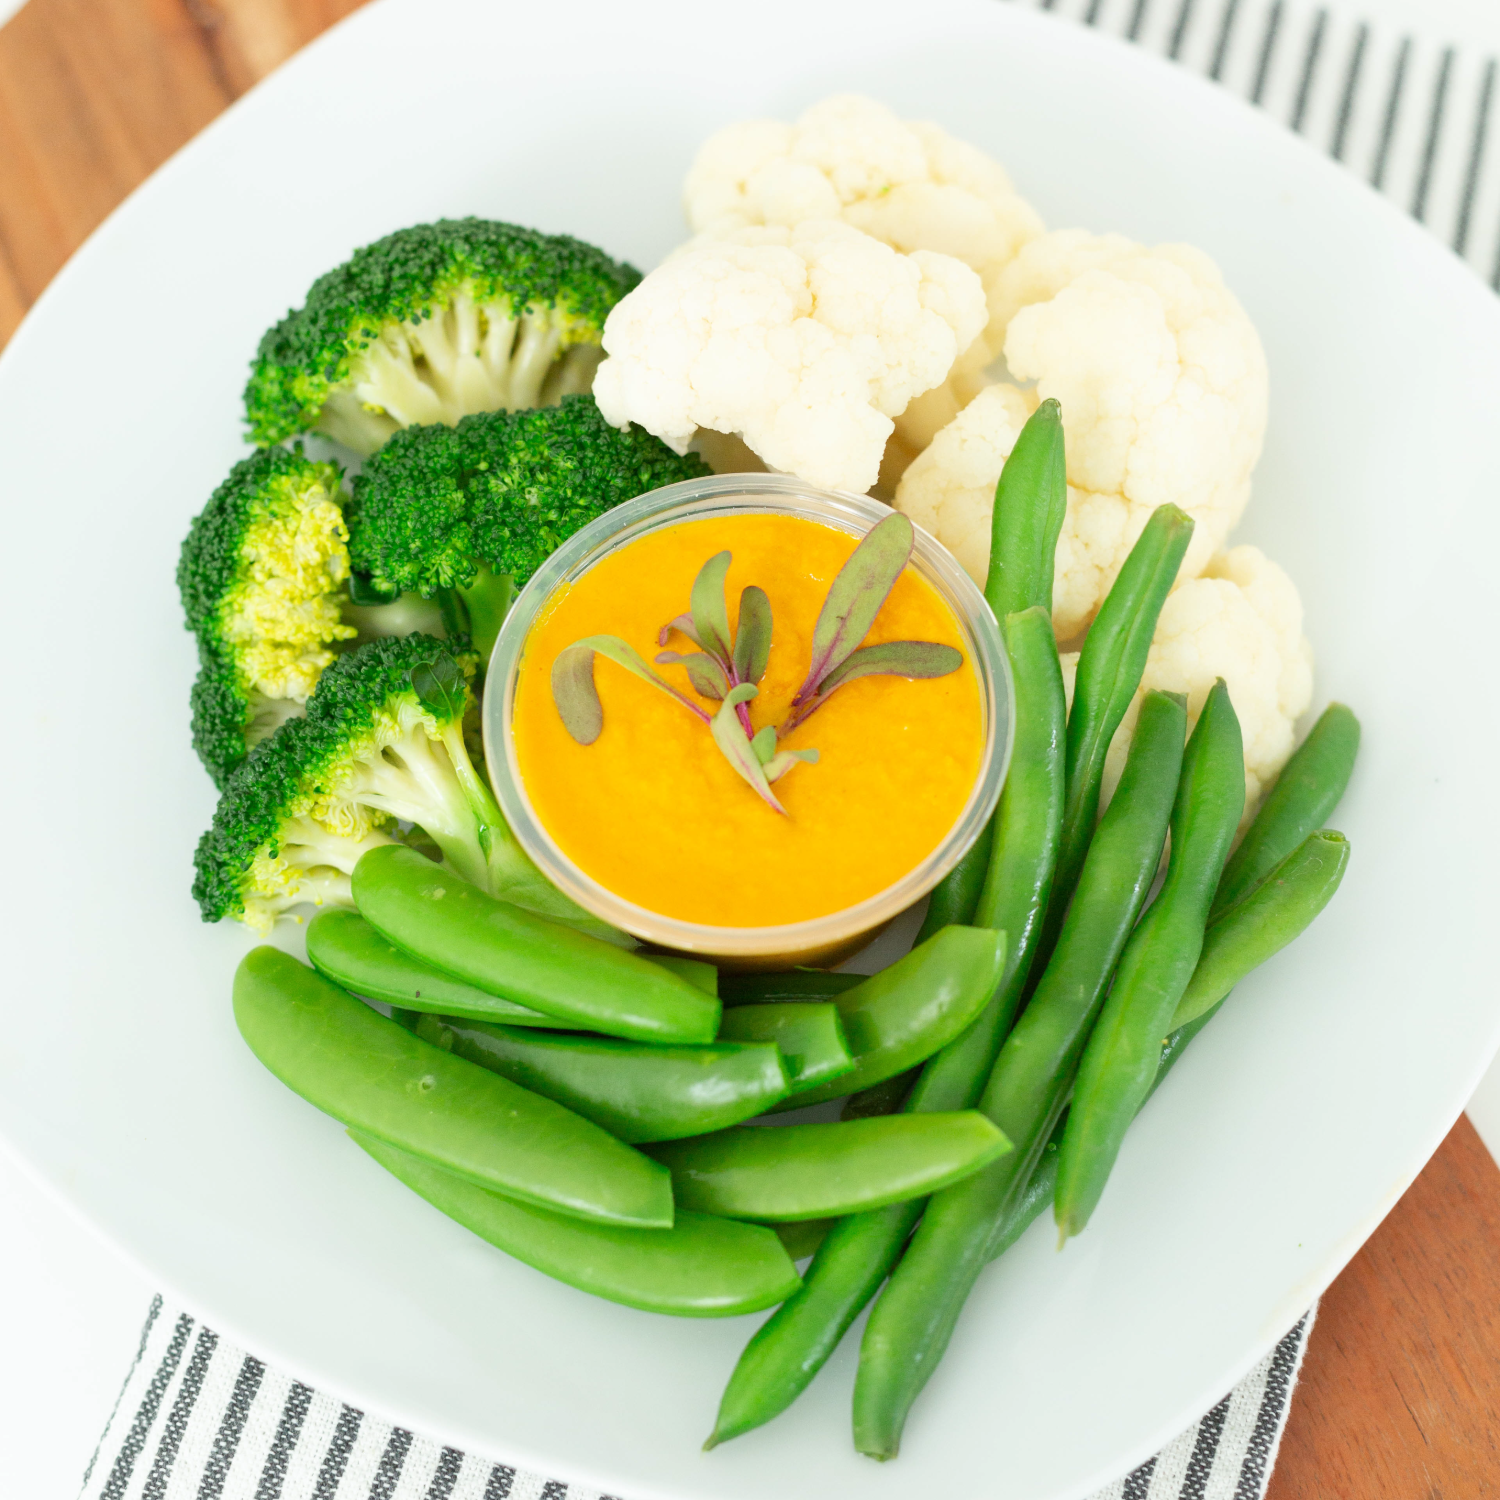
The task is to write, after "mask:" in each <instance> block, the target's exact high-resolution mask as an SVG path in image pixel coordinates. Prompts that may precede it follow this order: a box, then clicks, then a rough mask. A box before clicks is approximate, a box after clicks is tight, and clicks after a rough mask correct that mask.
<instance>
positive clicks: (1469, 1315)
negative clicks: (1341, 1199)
mask: <svg viewBox="0 0 1500 1500" xmlns="http://www.w3.org/2000/svg"><path fill="white" fill-rule="evenodd" d="M359 3H360V0H29V3H28V4H27V5H26V6H25V7H24V8H23V9H22V10H21V11H20V12H19V14H18V15H16V16H15V18H14V19H12V20H11V21H10V23H9V24H8V25H6V26H5V27H4V28H0V345H3V344H4V343H5V342H6V341H7V340H8V339H9V337H10V335H11V334H12V333H13V332H14V331H15V327H16V325H17V324H18V323H19V322H20V320H21V317H22V315H23V314H24V312H25V310H26V309H27V308H28V307H29V306H30V305H31V303H32V302H33V301H35V300H36V298H37V296H38V295H39V294H40V293H41V291H42V289H43V287H45V286H46V285H47V283H48V282H49V281H50V280H51V279H52V277H53V276H54V275H55V274H56V273H57V271H58V268H59V267H60V266H61V265H62V264H63V262H64V261H65V260H66V259H67V258H68V256H69V255H71V254H72V253H73V251H74V250H76V249H77V248H78V246H79V245H80V244H82V243H83V241H84V240H85V239H86V238H87V236H88V234H89V233H90V231H91V230H93V229H94V227H95V226H96V225H97V224H98V223H99V222H100V220H101V219H103V218H104V217H105V215H106V214H108V213H109V211H110V210H111V209H112V208H114V207H115V205H116V204H117V203H119V202H120V200H121V199H122V198H124V197H125V195H126V194H127V193H129V192H130V190H131V189H132V188H134V187H135V186H136V185H137V184H138V183H139V182H141V181H142V180H143V179H144V178H145V177H147V176H148V175H149V174H150V173H151V172H152V171H153V170H154V169H155V168H156V167H157V166H159V165H160V164H161V163H162V162H163V161H165V160H166V159H167V157H169V156H170V155H171V154H172V153H173V152H174V151H175V150H177V148H178V147H179V146H181V145H183V144H185V143H186V142H187V141H188V140H189V139H191V137H192V136H193V135H194V134H195V133H196V132H197V131H199V130H200V129H202V127H203V126H204V125H206V124H207V123H208V122H209V121H210V120H212V119H213V118H214V116H215V115H217V114H218V113H219V112H220V111H221V110H222V109H223V108H224V107H225V106H226V105H227V104H229V103H230V102H231V101H232V100H234V99H236V98H238V97H239V95H240V94H242V93H243V92H244V91H245V90H246V89H247V88H249V87H250V86H251V84H253V83H255V82H256V81H257V80H259V79H261V78H264V77H265V76H266V74H267V73H269V72H270V71H271V70H272V69H273V68H275V67H276V66H278V65H279V64H280V63H282V62H284V61H285V60H286V59H287V58H288V57H290V56H291V55H292V53H293V52H295V51H296V50H297V49H298V48H299V47H301V46H302V45H304V44H305V43H306V42H308V41H310V40H311V39H312V38H313V37H315V36H317V35H318V34H319V33H320V32H321V31H323V30H324V29H325V28H326V27H328V26H329V25H331V24H332V23H333V22H334V21H336V20H338V19H340V18H341V17H342V16H344V15H346V14H348V13H349V12H350V11H352V10H355V9H357V7H358V5H359ZM1497 1414H1500V1170H1497V1169H1496V1167H1495V1164H1494V1162H1492V1161H1491V1159H1490V1157H1489V1155H1488V1153H1486V1151H1485V1149H1484V1147H1483V1145H1481V1143H1480V1142H1479V1139H1478V1137H1477V1136H1476V1135H1475V1133H1474V1130H1473V1127H1472V1126H1471V1125H1470V1124H1469V1123H1468V1121H1467V1120H1460V1121H1459V1123H1458V1125H1457V1126H1456V1127H1455V1128H1454V1130H1453V1133H1452V1134H1451V1135H1450V1136H1449V1137H1448V1139H1447V1140H1446V1141H1445V1142H1444V1144H1443V1146H1442V1148H1441V1149H1440V1150H1439V1152H1438V1153H1437V1155H1436V1156H1435V1157H1434V1158H1433V1160H1432V1162H1431V1164H1430V1165H1429V1166H1428V1168H1427V1170H1426V1171H1425V1172H1424V1173H1423V1174H1422V1176H1421V1177H1420V1178H1418V1180H1417V1182H1416V1183H1415V1184H1414V1185H1413V1187H1412V1188H1411V1190H1410V1191H1409V1192H1408V1193H1407V1194H1406V1196H1405V1197H1404V1198H1403V1199H1402V1200H1401V1202H1400V1203H1399V1204H1398V1205H1397V1207H1396V1208H1395V1210H1394V1211H1393V1212H1392V1213H1391V1215H1390V1217H1389V1218H1388V1219H1387V1220H1386V1222H1385V1223H1384V1224H1383V1225H1382V1226H1381V1227H1380V1229H1379V1230H1377V1231H1376V1233H1375V1235H1374V1237H1373V1238H1372V1239H1371V1240H1370V1242H1369V1244H1368V1245H1366V1246H1365V1248H1364V1249H1363V1250H1362V1251H1361V1252H1360V1253H1359V1255H1358V1256H1356V1257H1355V1259H1354V1260H1353V1262H1351V1264H1350V1266H1349V1268H1348V1269H1347V1270H1346V1271H1345V1272H1344V1274H1343V1276H1341V1277H1340V1278H1339V1280H1338V1281H1337V1282H1336V1283H1335V1284H1334V1285H1333V1287H1332V1288H1331V1289H1330V1290H1329V1292H1328V1294H1327V1296H1326V1297H1325V1298H1324V1299H1323V1304H1322V1308H1321V1311H1320V1312H1319V1315H1318V1321H1317V1324H1316V1327H1315V1329H1314V1332H1313V1336H1312V1341H1311V1344H1310V1347H1309V1350H1308V1355H1307V1363H1306V1365H1305V1366H1304V1371H1303V1376H1302V1382H1301V1384H1300V1385H1299V1386H1298V1388H1297V1394H1296V1397H1295V1400H1294V1402H1293V1406H1292V1415H1291V1421H1290V1423H1289V1425H1288V1428H1287V1434H1286V1438H1285V1440H1284V1442H1283V1445H1282V1450H1281V1456H1280V1461H1279V1462H1278V1464H1277V1467H1276V1471H1275V1475H1274V1476H1273V1479H1272V1482H1271V1488H1270V1492H1269V1496H1268V1500H1484V1497H1489V1496H1496V1497H1500V1415H1497Z"/></svg>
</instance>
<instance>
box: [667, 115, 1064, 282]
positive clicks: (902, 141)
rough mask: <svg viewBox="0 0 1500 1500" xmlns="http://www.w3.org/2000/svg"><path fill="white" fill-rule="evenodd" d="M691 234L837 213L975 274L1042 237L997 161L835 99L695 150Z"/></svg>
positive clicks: (689, 198)
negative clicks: (788, 121)
mask: <svg viewBox="0 0 1500 1500" xmlns="http://www.w3.org/2000/svg"><path fill="white" fill-rule="evenodd" d="M683 208H684V211H685V212H686V214H687V219H688V223H689V224H690V225H691V226H692V228H693V230H694V232H695V233H698V234H715V235H720V234H726V233H730V232H732V231H734V230H736V229H743V228H746V227H748V226H750V225H754V224H781V225H788V226H789V225H793V224H800V223H801V222H802V221H803V220H805V219H834V218H841V219H843V220H844V221H845V223H848V224H853V225H854V227H855V228H856V229H862V230H864V232H865V233H866V234H869V235H873V236H874V237H875V238H876V239H878V240H881V241H883V242H884V243H885V244H887V245H890V246H891V247H892V248H893V249H895V250H899V251H901V252H902V253H903V254H907V255H909V254H910V253H911V252H912V251H913V250H936V251H938V252H940V253H941V254H943V255H952V256H954V257H956V258H957V259H958V260H961V261H963V262H964V264H965V265H967V266H970V267H972V268H973V269H974V270H975V271H978V272H979V273H980V275H981V276H989V275H991V274H994V273H998V271H999V270H1000V268H1001V267H1003V266H1004V265H1005V264H1006V263H1008V262H1009V261H1010V260H1011V259H1012V258H1013V257H1014V256H1015V254H1016V252H1017V251H1018V250H1019V249H1020V248H1021V246H1022V245H1024V244H1025V243H1026V242H1027V241H1028V240H1031V239H1035V238H1036V236H1037V235H1039V234H1040V233H1041V232H1042V221H1041V219H1040V218H1038V216H1037V214H1036V211H1035V210H1034V209H1033V208H1032V207H1031V206H1030V205H1029V204H1028V203H1026V202H1025V201H1024V200H1023V199H1022V198H1021V197H1020V196H1019V195H1018V194H1017V193H1016V190H1015V189H1014V188H1013V187H1012V186H1011V182H1010V178H1009V177H1007V176H1006V175H1005V171H1004V169H1003V168H1002V167H1001V166H1000V164H999V163H998V162H995V161H992V160H991V159H990V158H989V157H988V156H986V155H985V153H984V152H983V151H981V150H979V148H978V147H977V146H970V145H968V144H967V143H965V142H963V141H958V140H955V139H954V138H953V137H952V136H950V135H949V134H948V133H947V132H946V131H945V130H941V129H940V128H939V127H938V126H936V125H928V124H922V123H915V122H913V123H908V122H906V121H903V120H900V119H898V118H897V117H896V116H895V114H893V113H892V112H891V111H890V110H889V109H887V108H886V106H885V105H883V104H877V103H876V102H875V100H873V99H866V98H863V97H862V96H860V95H858V94H836V95H835V96H834V97H833V98H831V99H824V100H823V101H822V102H821V103H819V104H815V105H813V106H812V108H811V109H809V110H807V111H806V112H805V113H804V114H803V115H802V117H801V118H800V119H799V120H798V121H797V123H796V124H795V125H783V124H781V123H780V122H779V121H775V120H746V121H744V122H743V123H742V124H739V125H731V126H729V127H728V128H727V129H724V130H721V131H719V132H718V133H717V134H716V135H711V136H710V137H709V138H708V140H706V141H705V142H704V143H703V146H702V148H701V149H700V150H699V152H698V155H697V158H696V159H695V160H694V162H693V165H692V167H691V169H690V170H689V172H688V175H687V181H686V183H684V185H683Z"/></svg>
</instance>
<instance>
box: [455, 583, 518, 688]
mask: <svg viewBox="0 0 1500 1500" xmlns="http://www.w3.org/2000/svg"><path fill="white" fill-rule="evenodd" d="M454 592H455V593H456V594H457V595H458V596H459V598H460V599H462V600H463V603H464V609H465V611H466V612H467V614H468V617H469V638H470V639H471V640H472V641H473V642H474V649H475V650H476V651H477V652H478V653H479V658H480V661H481V662H483V663H485V664H486V665H487V664H488V663H489V659H490V653H491V652H492V651H493V650H494V649H495V638H496V636H498V635H499V634H500V627H501V626H502V625H503V624H504V623H505V617H506V615H507V614H509V613H510V607H511V605H512V604H513V603H514V602H515V597H516V585H515V583H514V581H513V580H512V578H511V576H510V574H509V573H492V572H491V571H490V570H489V569H488V568H487V567H485V566H483V565H482V564H481V566H480V569H479V573H478V576H477V577H476V578H475V579H474V582H473V583H470V584H462V585H460V586H459V587H458V588H457V589H455V590H454Z"/></svg>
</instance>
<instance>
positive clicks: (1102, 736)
mask: <svg viewBox="0 0 1500 1500" xmlns="http://www.w3.org/2000/svg"><path fill="white" fill-rule="evenodd" d="M1192 536H1193V519H1192V517H1191V516H1189V515H1187V514H1185V513H1184V512H1183V511H1180V510H1179V509H1178V508H1177V507H1176V506H1175V505H1160V506H1158V507H1157V508H1156V510H1154V511H1153V512H1152V514H1151V519H1150V520H1149V521H1147V522H1146V528H1145V530H1144V531H1142V532H1141V535H1140V538H1139V540H1138V541H1137V542H1136V544H1135V546H1134V547H1132V548H1131V549H1130V555H1129V556H1128V557H1127V558H1126V559H1125V563H1124V566H1123V567H1122V568H1121V569H1120V572H1119V575H1118V576H1117V577H1116V579H1115V581H1114V584H1113V585H1112V586H1111V588H1110V591H1109V593H1108V594H1106V595H1105V597H1104V603H1103V604H1101V605H1100V606H1099V613H1098V615H1097V616H1096V617H1095V619H1094V623H1093V624H1092V625H1090V626H1089V633H1088V635H1087V636H1086V637H1085V638H1084V642H1083V650H1082V652H1081V653H1080V655H1079V657H1078V675H1077V678H1076V680H1075V681H1074V684H1073V708H1072V711H1071V712H1070V713H1069V715H1068V797H1067V804H1066V807H1065V809H1064V812H1063V828H1062V847H1061V850H1060V851H1059V853H1058V858H1057V880H1056V885H1055V890H1056V900H1055V901H1054V904H1053V910H1052V913H1051V914H1050V915H1049V917H1048V919H1047V930H1048V933H1049V934H1056V933H1057V932H1058V931H1060V930H1061V928H1062V922H1063V914H1064V911H1065V909H1066V903H1067V901H1068V898H1069V896H1070V895H1071V894H1072V891H1073V885H1074V883H1075V881H1076V880H1077V878H1078V871H1079V869H1080V868H1081V867H1082V865H1083V860H1084V856H1085V855H1086V854H1087V853H1088V848H1089V840H1090V838H1091V837H1092V836H1093V832H1094V821H1095V819H1096V818H1097V816H1098V813H1099V784H1100V780H1101V778H1102V777H1103V775H1104V757H1105V755H1106V754H1107V753H1108V751H1109V742H1110V740H1112V739H1113V738H1114V733H1115V730H1117V729H1118V728H1119V727H1120V720H1121V719H1123V718H1124V717H1125V711H1126V709H1128V708H1129V707H1130V701H1131V699H1132V698H1134V697H1135V691H1136V689H1137V688H1138V687H1139V686H1140V682H1141V674H1142V673H1143V672H1144V671H1145V670H1146V655H1147V653H1148V652H1149V651H1150V649H1151V638H1152V636H1154V635H1155V634H1156V621H1157V617H1158V616H1159V615H1160V614H1161V607H1162V605H1163V604H1164V603H1165V602H1166V598H1167V594H1168V593H1169V592H1170V591H1171V588H1172V585H1173V583H1174V582H1176V579H1177V570H1178V568H1180V567H1181V566H1182V559H1183V557H1184V556H1185V555H1186V553H1187V549H1188V543H1189V542H1190V541H1191V540H1192Z"/></svg>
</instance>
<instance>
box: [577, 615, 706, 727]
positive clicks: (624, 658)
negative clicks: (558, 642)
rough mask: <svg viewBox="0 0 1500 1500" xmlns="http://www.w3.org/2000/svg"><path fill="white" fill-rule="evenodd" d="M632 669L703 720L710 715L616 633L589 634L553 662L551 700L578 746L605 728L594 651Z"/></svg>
mask: <svg viewBox="0 0 1500 1500" xmlns="http://www.w3.org/2000/svg"><path fill="white" fill-rule="evenodd" d="M595 652H597V653H598V654H599V655H600V656H603V657H605V658H607V659H608V660H609V661H612V662H614V663H615V664H616V665H617V666H621V667H624V668H625V670H626V671H627V672H633V673H635V675H636V676H637V677H639V678H640V679H641V680H642V681H643V682H649V683H650V684H651V686H652V687H656V688H660V689H661V690H662V692H664V693H666V694H668V695H669V696H671V697H673V698H675V699H676V700H677V701H678V702H679V703H681V704H682V705H683V707H684V708H688V709H691V710H692V712H693V713H695V714H697V715H698V717H699V718H700V719H702V720H703V721H704V722H705V723H707V722H708V721H709V716H708V715H707V714H706V713H704V711H703V710H702V709H701V708H699V707H698V705H697V704H696V703H694V702H693V700H692V699H691V698H687V697H685V696H684V695H683V694H681V693H679V692H678V691H677V689H676V688H674V687H673V686H672V684H671V683H670V682H667V681H666V680H665V679H664V678H661V677H658V676H657V675H656V673H655V672H653V671H652V670H651V668H650V667H648V666H647V665H646V663H645V662H643V661H642V660H641V658H640V656H639V654H638V653H637V652H636V650H635V648H634V647H632V646H630V645H628V644H627V643H626V642H624V641H622V640H621V639H620V638H619V636H617V635H590V636H585V637H584V638H583V640H581V641H574V642H573V644H572V645H571V646H565V647H564V648H563V649H562V650H561V651H559V652H558V653H557V659H556V660H555V661H554V662H553V663H552V701H553V702H554V703H555V704H556V705H557V712H558V714H559V716H560V717H561V718H562V721H563V727H564V728H565V729H566V730H567V731H568V733H569V734H570V735H572V736H573V738H574V739H575V740H577V741H578V743H579V744H580V745H592V744H593V743H594V741H595V740H597V739H598V738H599V732H600V731H601V730H602V729H603V728H604V708H603V705H602V704H601V703H600V702H599V692H598V689H597V688H596V687H595V686H594V654H595Z"/></svg>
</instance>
